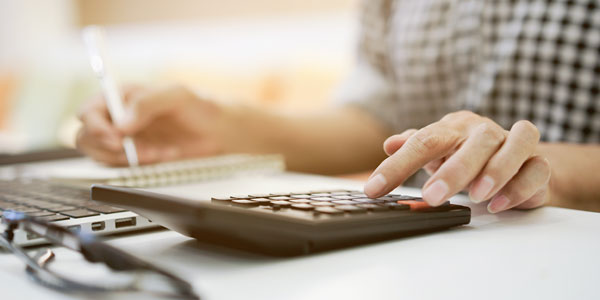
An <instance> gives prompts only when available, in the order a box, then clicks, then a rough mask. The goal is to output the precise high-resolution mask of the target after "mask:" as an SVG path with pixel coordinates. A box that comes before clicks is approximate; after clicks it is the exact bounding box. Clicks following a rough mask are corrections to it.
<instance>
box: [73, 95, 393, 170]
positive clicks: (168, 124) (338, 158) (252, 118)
mask: <svg viewBox="0 0 600 300" xmlns="http://www.w3.org/2000/svg"><path fill="white" fill-rule="evenodd" d="M124 98H125V102H126V103H127V106H128V114H129V122H128V123H127V124H126V125H125V126H123V127H122V128H120V129H118V128H116V127H114V125H113V124H112V123H111V122H110V119H109V116H108V113H107V109H106V105H105V104H104V101H102V99H97V100H95V101H92V102H91V103H90V104H89V105H88V106H87V107H86V108H85V109H84V111H83V112H82V114H81V120H82V122H83V127H82V129H81V130H80V132H79V135H78V147H79V148H80V149H81V150H83V152H85V153H86V154H88V155H90V156H92V157H93V158H95V159H97V160H100V161H102V162H105V163H108V164H114V165H122V164H125V163H126V160H125V156H124V154H123V151H122V147H121V146H120V139H121V138H122V136H124V135H130V136H132V137H133V138H134V140H135V143H136V146H137V148H138V155H139V159H140V162H141V163H154V162H159V161H165V160H173V159H181V158H190V157H200V156H206V155H215V154H222V153H235V152H248V153H281V154H283V155H284V156H285V158H286V162H287V165H288V168H289V169H290V170H294V171H305V172H316V173H322V174H336V173H346V172H355V171H361V170H367V169H372V168H374V167H375V166H376V165H377V164H378V163H379V162H380V161H381V160H382V159H383V158H384V157H385V153H384V152H383V151H382V149H381V144H382V143H383V141H384V140H385V138H386V137H387V136H389V135H390V134H391V133H390V132H389V131H388V129H386V127H384V126H383V125H382V124H380V122H378V121H377V120H375V119H373V118H372V117H371V116H370V115H369V114H368V113H365V112H363V111H362V110H360V109H354V108H351V107H346V108H337V109H334V108H332V109H330V110H326V111H323V112H316V113H306V114H297V115H295V114H283V113H280V112H275V111H268V110H262V109H258V108H255V107H250V106H244V105H237V104H222V103H216V102H212V101H206V100H204V99H202V98H200V97H198V96H197V95H196V94H194V93H192V92H190V91H189V90H188V89H186V88H184V87H181V86H173V87H168V88H162V89H145V88H137V89H130V90H128V91H127V92H126V93H125V97H124Z"/></svg>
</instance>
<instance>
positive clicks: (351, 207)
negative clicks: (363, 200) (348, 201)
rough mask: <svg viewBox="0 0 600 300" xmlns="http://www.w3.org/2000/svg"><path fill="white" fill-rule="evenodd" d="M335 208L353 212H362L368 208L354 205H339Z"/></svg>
mask: <svg viewBox="0 0 600 300" xmlns="http://www.w3.org/2000/svg"><path fill="white" fill-rule="evenodd" d="M334 208H336V209H339V210H343V211H345V212H351V213H360V212H366V211H367V209H365V208H362V207H358V206H354V205H337V206H335V207H334Z"/></svg>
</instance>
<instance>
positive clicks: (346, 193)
mask: <svg viewBox="0 0 600 300" xmlns="http://www.w3.org/2000/svg"><path fill="white" fill-rule="evenodd" d="M330 194H331V195H332V196H334V195H335V196H344V195H345V196H347V195H349V194H350V192H348V191H340V192H331V193H330Z"/></svg>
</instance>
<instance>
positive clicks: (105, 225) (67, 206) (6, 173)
mask: <svg viewBox="0 0 600 300" xmlns="http://www.w3.org/2000/svg"><path fill="white" fill-rule="evenodd" d="M80 156H81V154H79V153H78V152H76V151H74V150H72V149H48V150H36V151H35V152H26V153H19V154H3V155H2V156H0V158H1V161H2V167H1V168H0V178H1V179H0V216H1V215H2V214H3V212H4V211H7V210H13V211H20V212H24V213H26V214H28V215H30V216H35V217H37V218H40V219H42V220H46V221H48V222H51V223H53V224H56V225H60V226H63V227H66V228H69V229H70V230H73V231H75V232H82V233H91V234H97V235H108V234H115V233H121V232H130V231H138V230H145V229H150V228H159V227H160V226H159V225H158V224H156V223H153V222H152V221H150V220H148V219H147V218H144V217H142V216H140V215H138V214H136V213H134V212H131V211H129V210H126V209H122V208H120V207H117V206H111V205H103V204H98V203H95V202H93V201H91V200H90V188H89V187H85V186H73V185H67V184H62V183H56V182H52V181H48V180H42V179H31V178H27V177H21V174H22V173H27V171H26V170H27V169H31V168H36V165H44V164H55V163H56V164H57V165H58V164H60V160H59V159H69V158H75V159H77V157H80ZM57 162H58V163H57ZM0 229H1V230H4V224H0ZM14 241H15V243H16V244H18V245H21V246H35V245H41V244H46V243H47V241H46V240H45V239H43V238H41V237H39V236H34V235H31V234H27V233H26V232H25V231H22V230H17V231H16V232H15V237H14Z"/></svg>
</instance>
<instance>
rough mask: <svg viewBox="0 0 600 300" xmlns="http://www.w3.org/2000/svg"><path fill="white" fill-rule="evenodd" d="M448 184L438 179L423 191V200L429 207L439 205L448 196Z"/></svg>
mask: <svg viewBox="0 0 600 300" xmlns="http://www.w3.org/2000/svg"><path fill="white" fill-rule="evenodd" d="M448 190H449V188H448V184H446V183H445V182H444V181H443V180H441V179H438V180H436V181H435V182H434V183H432V184H431V185H430V186H428V187H427V188H426V189H425V190H424V191H423V199H425V201H427V203H429V204H431V205H440V204H442V202H444V200H445V199H446V194H448Z"/></svg>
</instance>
